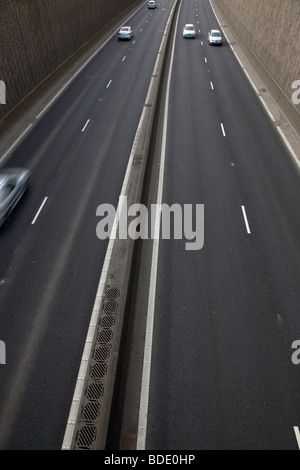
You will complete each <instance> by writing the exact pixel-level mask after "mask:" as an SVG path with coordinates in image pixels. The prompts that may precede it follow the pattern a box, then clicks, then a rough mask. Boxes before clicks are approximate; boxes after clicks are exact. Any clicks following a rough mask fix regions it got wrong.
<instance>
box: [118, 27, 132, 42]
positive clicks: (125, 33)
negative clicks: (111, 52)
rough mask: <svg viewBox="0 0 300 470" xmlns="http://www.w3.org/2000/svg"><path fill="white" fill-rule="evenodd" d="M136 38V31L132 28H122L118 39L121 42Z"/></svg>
mask: <svg viewBox="0 0 300 470" xmlns="http://www.w3.org/2000/svg"><path fill="white" fill-rule="evenodd" d="M133 36H134V31H133V29H132V28H131V26H122V28H121V29H120V31H119V35H118V39H119V41H120V40H121V39H128V40H129V39H131V38H133Z"/></svg>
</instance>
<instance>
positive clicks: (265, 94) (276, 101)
mask: <svg viewBox="0 0 300 470" xmlns="http://www.w3.org/2000/svg"><path fill="white" fill-rule="evenodd" d="M209 1H210V4H211V6H212V9H213V11H214V14H215V16H216V18H217V20H218V22H219V24H220V27H221V28H222V30H223V32H224V34H225V36H226V37H227V40H228V43H229V45H230V47H231V49H232V50H233V52H234V54H235V56H236V57H237V60H238V61H239V62H240V64H241V67H242V69H243V70H244V72H245V74H246V75H247V77H248V79H249V81H250V82H251V84H252V86H253V88H254V89H255V91H256V93H257V95H258V97H259V98H260V100H261V102H262V104H263V105H264V107H265V109H266V111H267V112H268V114H269V116H270V117H271V119H272V121H273V122H274V125H275V127H276V129H277V131H278V132H279V135H280V137H281V138H282V140H283V141H284V143H285V145H286V146H287V148H288V150H289V151H290V154H291V155H292V157H293V159H294V161H295V163H296V167H297V169H298V170H299V169H300V137H299V136H300V116H299V113H298V111H297V110H296V109H295V107H294V106H293V105H292V103H291V102H290V100H289V99H288V98H287V97H286V96H285V94H284V93H283V91H282V90H281V89H280V87H279V86H278V84H277V83H276V82H275V80H274V79H273V78H272V77H271V76H270V75H269V73H268V72H267V70H266V69H265V67H264V66H263V64H262V63H261V62H260V61H259V59H258V58H257V57H256V56H255V54H254V53H253V52H252V51H251V50H250V49H249V47H248V46H247V44H246V42H245V41H244V40H243V38H242V37H241V35H240V33H239V32H238V31H237V30H236V28H235V27H234V25H233V24H232V23H231V22H230V21H229V19H228V18H227V16H226V14H225V13H224V11H223V9H222V7H221V6H220V4H219V2H218V0H209ZM224 28H225V31H224Z"/></svg>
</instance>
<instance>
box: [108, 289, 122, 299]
mask: <svg viewBox="0 0 300 470" xmlns="http://www.w3.org/2000/svg"><path fill="white" fill-rule="evenodd" d="M105 295H106V298H107V299H108V300H115V299H116V298H117V297H119V296H120V289H118V288H117V287H110V288H109V289H108V290H107V291H106V292H105Z"/></svg>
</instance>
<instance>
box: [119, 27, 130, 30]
mask: <svg viewBox="0 0 300 470" xmlns="http://www.w3.org/2000/svg"><path fill="white" fill-rule="evenodd" d="M129 29H130V28H127V27H124V28H121V31H129Z"/></svg>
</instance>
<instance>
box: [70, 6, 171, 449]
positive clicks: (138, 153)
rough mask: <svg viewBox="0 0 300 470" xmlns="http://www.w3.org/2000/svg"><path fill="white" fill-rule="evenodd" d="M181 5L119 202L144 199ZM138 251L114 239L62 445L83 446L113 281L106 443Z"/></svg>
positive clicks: (102, 428) (98, 442)
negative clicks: (156, 118)
mask: <svg viewBox="0 0 300 470" xmlns="http://www.w3.org/2000/svg"><path fill="white" fill-rule="evenodd" d="M177 5H178V0H175V1H174V4H173V7H172V10H171V13H170V15H169V18H168V21H167V25H166V28H165V31H164V34H163V38H162V41H161V45H160V48H159V52H158V55H157V59H156V63H155V66H154V69H153V73H152V77H151V80H150V85H149V89H148V93H147V96H146V100H145V103H144V108H143V111H142V115H141V118H140V122H139V125H138V129H137V132H136V136H135V140H134V143H133V147H132V150H131V154H130V157H129V162H128V166H127V170H126V174H125V179H124V183H123V187H122V191H121V194H120V196H121V197H120V200H119V206H120V204H122V197H126V198H127V203H128V206H130V205H132V204H134V203H139V202H140V199H141V194H142V189H143V181H144V175H145V169H146V164H147V158H148V152H149V146H150V139H151V134H152V126H153V120H154V114H155V110H156V104H157V99H158V95H159V89H160V84H161V77H162V72H163V67H164V63H165V59H166V49H167V44H168V40H169V36H170V31H171V26H172V23H173V19H174V16H175V15H174V13H175V11H176V7H177ZM120 210H121V208H120V207H118V209H117V213H118V212H119V211H120ZM117 226H118V221H117V218H115V221H114V226H113V229H112V231H113V232H114V231H117ZM133 253H134V240H131V239H130V238H129V237H127V239H126V240H123V239H117V238H116V239H114V240H113V239H110V240H109V244H108V248H107V253H106V257H105V261H104V265H103V270H102V273H101V278H100V282H99V286H98V291H97V295H96V300H95V304H94V308H93V313H92V318H91V322H90V327H89V330H88V334H87V338H86V343H85V348H84V353H83V357H82V362H81V365H80V370H79V374H78V378H77V383H76V387H75V392H74V396H73V400H72V404H71V409H70V414H69V419H68V423H67V427H66V431H65V437H64V441H63V445H62V449H63V450H70V449H76V448H80V447H78V445H77V443H76V439H77V435H78V429H79V427H80V425H81V424H82V409H83V404H84V402H85V400H86V397H85V395H84V394H85V392H86V388H87V382H88V380H89V373H90V371H91V363H92V353H93V349H94V347H95V342H96V337H97V328H98V327H99V323H100V318H101V310H102V307H103V303H104V300H105V292H107V289H108V288H109V287H110V286H114V288H115V287H116V288H118V289H119V292H120V296H119V298H118V309H117V320H116V324H115V329H114V337H113V342H112V344H111V350H110V356H109V362H108V367H107V373H106V377H105V390H104V393H103V396H102V402H101V412H100V417H99V416H97V420H96V421H95V423H96V425H95V428H96V429H97V431H96V436H95V438H94V441H93V444H92V445H91V447H90V448H91V449H95V450H96V449H97V450H103V449H105V446H106V439H107V433H108V426H109V419H110V413H111V405H112V400H113V393H114V385H115V380H116V372H117V366H118V359H119V350H120V343H121V337H122V330H123V324H124V316H125V307H126V301H127V291H128V286H129V282H130V273H131V269H132V260H133Z"/></svg>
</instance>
